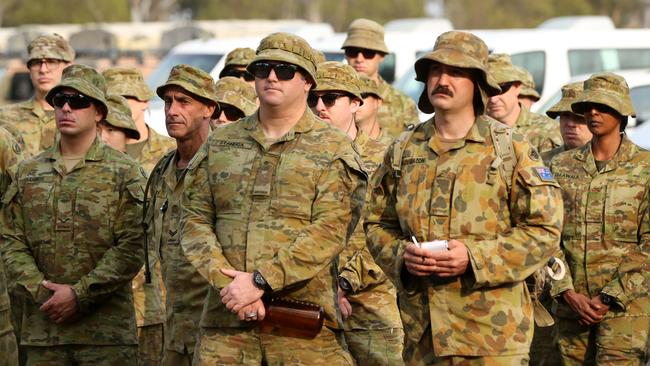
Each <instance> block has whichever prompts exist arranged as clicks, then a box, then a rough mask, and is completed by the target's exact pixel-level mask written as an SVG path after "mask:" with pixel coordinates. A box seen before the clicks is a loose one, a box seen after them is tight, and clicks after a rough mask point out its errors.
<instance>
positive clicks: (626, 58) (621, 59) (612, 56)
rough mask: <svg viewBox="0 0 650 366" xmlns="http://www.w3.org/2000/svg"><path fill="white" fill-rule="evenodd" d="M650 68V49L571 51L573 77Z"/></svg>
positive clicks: (570, 65) (570, 62)
mask: <svg viewBox="0 0 650 366" xmlns="http://www.w3.org/2000/svg"><path fill="white" fill-rule="evenodd" d="M649 67H650V48H642V49H595V50H569V69H570V72H571V76H575V75H581V74H592V73H594V72H600V71H613V70H629V69H642V68H649Z"/></svg>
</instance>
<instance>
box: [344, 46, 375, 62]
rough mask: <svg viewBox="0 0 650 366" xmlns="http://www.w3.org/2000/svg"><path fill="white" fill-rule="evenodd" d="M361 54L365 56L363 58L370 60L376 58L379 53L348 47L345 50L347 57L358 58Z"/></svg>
mask: <svg viewBox="0 0 650 366" xmlns="http://www.w3.org/2000/svg"><path fill="white" fill-rule="evenodd" d="M359 54H362V55H363V58H365V59H366V60H370V59H371V58H375V55H376V54H377V51H373V50H367V49H365V48H356V47H346V48H345V56H346V57H349V58H357V56H359Z"/></svg>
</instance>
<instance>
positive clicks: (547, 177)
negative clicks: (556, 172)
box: [533, 166, 555, 182]
mask: <svg viewBox="0 0 650 366" xmlns="http://www.w3.org/2000/svg"><path fill="white" fill-rule="evenodd" d="M533 169H535V172H536V173H537V176H538V177H539V179H541V180H542V181H544V182H552V181H554V180H555V178H554V177H553V173H551V169H549V168H547V167H545V166H538V167H535V168H533Z"/></svg>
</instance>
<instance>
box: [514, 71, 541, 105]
mask: <svg viewBox="0 0 650 366" xmlns="http://www.w3.org/2000/svg"><path fill="white" fill-rule="evenodd" d="M515 70H516V71H517V72H518V73H519V75H520V76H519V78H520V79H521V80H522V82H521V91H520V92H519V96H520V97H528V98H530V99H532V100H534V101H535V102H536V101H538V100H539V98H540V95H539V92H537V89H535V79H533V75H531V73H530V72H528V70H526V69H525V68H523V67H521V66H517V65H515Z"/></svg>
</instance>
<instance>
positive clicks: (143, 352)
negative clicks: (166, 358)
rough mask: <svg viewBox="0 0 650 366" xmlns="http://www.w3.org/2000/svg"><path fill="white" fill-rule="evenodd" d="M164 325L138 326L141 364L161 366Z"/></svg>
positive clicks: (143, 365) (144, 365)
mask: <svg viewBox="0 0 650 366" xmlns="http://www.w3.org/2000/svg"><path fill="white" fill-rule="evenodd" d="M164 343H165V342H164V340H163V325H162V324H153V325H146V326H144V327H138V359H139V360H140V366H159V365H160V364H161V363H162V358H163V346H164Z"/></svg>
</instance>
